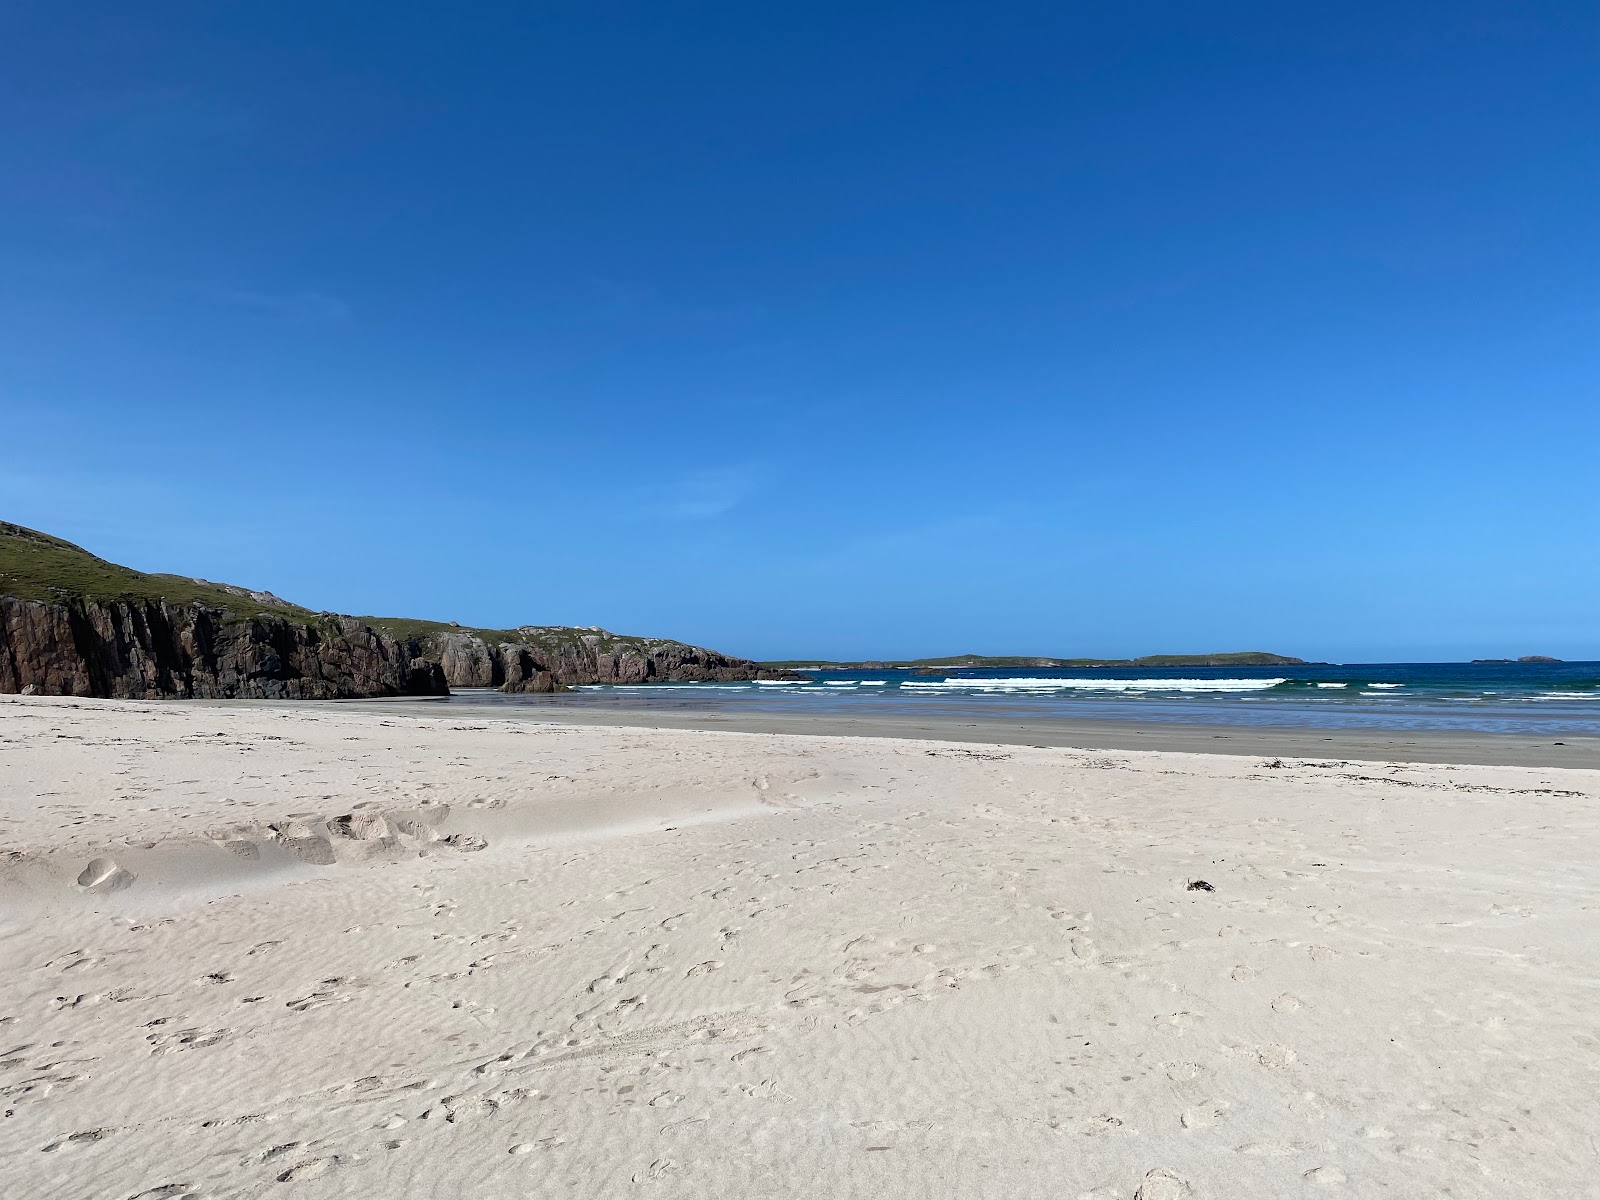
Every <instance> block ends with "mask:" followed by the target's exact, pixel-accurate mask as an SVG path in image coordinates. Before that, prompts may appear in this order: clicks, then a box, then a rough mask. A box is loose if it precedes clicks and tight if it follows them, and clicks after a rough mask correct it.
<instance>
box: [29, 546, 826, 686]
mask: <svg viewBox="0 0 1600 1200" xmlns="http://www.w3.org/2000/svg"><path fill="white" fill-rule="evenodd" d="M759 678H790V679H792V678H799V676H796V675H794V674H793V673H791V672H788V671H768V670H764V669H763V668H762V667H760V666H759V665H758V664H756V663H754V662H751V661H749V660H748V659H742V658H730V657H728V656H727V655H725V654H718V653H716V652H715V651H713V650H705V649H702V648H701V647H699V646H689V645H685V644H684V643H682V642H674V641H668V640H664V639H659V638H636V637H621V636H618V635H616V634H611V633H607V632H605V631H604V630H601V629H568V628H565V627H561V626H542V625H525V626H523V627H521V628H519V629H515V630H484V629H462V628H460V627H459V626H455V625H447V624H444V623H441V622H437V621H408V620H403V619H394V618H382V617H345V616H338V615H335V614H333V613H315V612H312V611H310V610H309V609H305V608H301V607H300V606H298V605H295V604H291V603H289V602H288V601H286V600H282V599H280V598H279V597H277V596H274V595H273V594H272V593H271V592H265V591H254V590H251V589H249V588H241V587H234V586H232V585H230V584H220V583H212V582H210V581H208V580H204V579H189V578H185V577H182V576H177V575H148V574H145V573H143V572H140V571H134V570H132V569H130V568H128V567H122V566H118V565H117V564H116V563H111V562H107V561H105V560H104V559H101V558H96V557H95V556H94V555H92V554H90V553H89V552H88V551H87V550H84V549H83V548H82V547H80V546H75V545H73V544H72V543H71V542H64V541H62V540H61V539H60V538H54V537H51V536H50V535H48V534H43V533H39V532H37V531H35V530H32V529H25V528H23V527H22V526H20V525H11V524H7V523H6V522H3V521H0V692H27V693H33V694H40V695H49V696H108V697H114V698H119V699H160V698H176V699H235V698H238V699H268V700H278V699H281V700H340V699H353V698H356V697H361V696H437V695H446V694H448V692H449V690H450V688H451V687H452V686H454V687H495V688H499V689H500V690H501V691H505V692H556V691H563V690H565V689H566V688H567V687H568V686H571V685H574V684H584V683H650V682H658V681H669V680H673V681H677V680H684V681H688V680H734V679H759Z"/></svg>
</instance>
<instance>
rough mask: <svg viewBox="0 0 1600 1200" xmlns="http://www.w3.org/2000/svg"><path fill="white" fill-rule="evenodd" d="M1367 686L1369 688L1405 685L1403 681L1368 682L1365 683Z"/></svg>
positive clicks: (1400, 686) (1401, 686)
mask: <svg viewBox="0 0 1600 1200" xmlns="http://www.w3.org/2000/svg"><path fill="white" fill-rule="evenodd" d="M1367 686H1368V687H1370V688H1403V687H1405V684H1403V683H1369V684H1367Z"/></svg>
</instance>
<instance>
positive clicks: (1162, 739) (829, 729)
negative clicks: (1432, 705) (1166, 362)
mask: <svg viewBox="0 0 1600 1200" xmlns="http://www.w3.org/2000/svg"><path fill="white" fill-rule="evenodd" d="M193 703H197V704H198V703H229V702H200V701H195V702H193ZM250 703H252V704H259V703H261V702H259V701H251V702H250ZM337 704H338V707H339V708H341V709H353V710H359V711H371V712H394V711H401V712H405V713H408V714H410V715H413V716H446V715H459V716H462V717H466V716H469V715H470V716H472V717H474V718H478V719H490V720H497V721H529V722H536V723H550V724H556V725H575V726H594V727H597V728H609V729H615V728H633V729H679V730H721V731H723V732H728V733H771V734H793V735H800V736H811V737H865V738H899V739H907V738H910V739H932V740H936V741H950V742H973V743H978V744H983V745H999V746H1052V747H1060V748H1064V749H1077V750H1154V751H1167V752H1172V753H1182V754H1240V755H1259V756H1262V757H1267V758H1342V759H1356V760H1361V761H1366V762H1403V763H1438V764H1451V763H1455V764H1463V765H1475V766H1507V767H1511V766H1516V767H1568V768H1574V769H1578V770H1600V738H1595V737H1577V736H1567V737H1560V738H1551V737H1543V736H1535V735H1532V734H1511V733H1480V732H1453V731H1446V730H1414V731H1398V730H1382V731H1376V730H1362V729H1331V728H1322V729H1319V728H1297V727H1290V726H1269V725H1214V724H1204V725H1202V724H1192V725H1188V724H1180V723H1178V722H1146V723H1139V722H1134V721H1108V720H1093V719H1085V718H1076V717H1074V718H1054V717H1029V718H1017V717H982V716H974V715H971V714H958V713H937V712H930V713H928V714H926V715H916V716H912V715H907V714H902V713H880V714H867V715H863V716H850V715H843V714H837V713H816V714H791V713H763V712H754V711H751V712H731V711H730V710H729V709H727V708H717V709H712V708H705V709H689V708H684V707H682V706H674V707H672V708H665V707H648V706H639V707H635V708H627V707H605V708H601V707H599V706H583V707H579V706H577V705H567V704H563V702H562V701H561V700H560V699H559V698H556V699H551V700H541V701H539V702H537V703H529V704H521V703H519V704H506V703H497V702H485V703H482V704H474V703H473V698H472V695H471V693H457V694H456V695H454V696H452V697H449V698H448V699H447V700H445V701H444V702H443V703H440V702H437V701H433V700H419V699H416V698H412V697H397V698H394V699H384V700H341V701H338V702H337ZM1557 743H1562V744H1557Z"/></svg>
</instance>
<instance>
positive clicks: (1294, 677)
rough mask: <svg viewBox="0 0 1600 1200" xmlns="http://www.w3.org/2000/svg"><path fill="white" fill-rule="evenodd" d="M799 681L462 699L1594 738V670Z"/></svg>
mask: <svg viewBox="0 0 1600 1200" xmlns="http://www.w3.org/2000/svg"><path fill="white" fill-rule="evenodd" d="M805 674H806V675H807V678H806V679H805V680H804V681H796V682H778V681H759V682H753V683H656V684H633V685H627V684H618V685H595V686H591V687H583V688H579V689H577V690H576V691H574V692H570V693H566V694H562V695H556V696H500V695H499V694H498V693H483V692H472V693H468V695H470V696H471V698H472V700H473V701H474V702H475V703H482V702H485V701H489V702H492V703H505V704H516V705H527V704H535V705H537V704H546V705H560V706H562V707H564V708H582V707H586V706H587V707H599V708H630V709H639V708H644V709H650V708H678V709H700V710H703V709H715V710H723V711H733V712H736V711H747V712H761V713H829V714H848V713H856V714H860V715H868V714H877V713H885V714H887V713H906V714H924V715H931V714H934V713H945V714H949V715H953V716H954V715H979V716H985V717H1006V716H1008V715H1009V716H1015V717H1017V718H1018V719H1036V718H1041V717H1066V718H1070V717H1079V718H1088V719H1096V720H1120V721H1138V722H1141V723H1144V722H1175V723H1181V724H1217V725H1274V726H1286V727H1293V728H1326V729H1393V730H1407V729H1411V730H1428V729H1436V730H1462V731H1477V732H1490V733H1527V734H1539V735H1550V736H1561V735H1563V734H1566V735H1572V736H1582V735H1595V736H1600V663H1594V662H1583V663H1514V664H1499V663H1496V664H1481V665H1469V664H1465V663H1355V664H1343V665H1332V666H1295V667H1189V668H1173V667H1159V668H1096V669H1085V668H1081V667H1080V668H1066V669H1057V670H1043V669H1039V668H1025V669H1020V670H957V671H940V672H938V673H937V674H921V673H914V672H911V671H821V670H819V671H810V672H805Z"/></svg>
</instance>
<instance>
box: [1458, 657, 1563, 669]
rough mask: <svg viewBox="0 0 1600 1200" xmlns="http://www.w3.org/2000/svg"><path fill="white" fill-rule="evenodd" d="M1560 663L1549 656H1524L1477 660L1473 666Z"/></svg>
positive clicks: (1473, 662)
mask: <svg viewBox="0 0 1600 1200" xmlns="http://www.w3.org/2000/svg"><path fill="white" fill-rule="evenodd" d="M1560 661H1561V660H1560V659H1559V658H1551V657H1550V656H1549V655H1548V654H1524V655H1523V656H1522V657H1521V658H1475V659H1473V660H1472V665H1473V666H1475V667H1487V666H1495V665H1504V664H1507V663H1511V664H1515V663H1558V662H1560Z"/></svg>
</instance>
